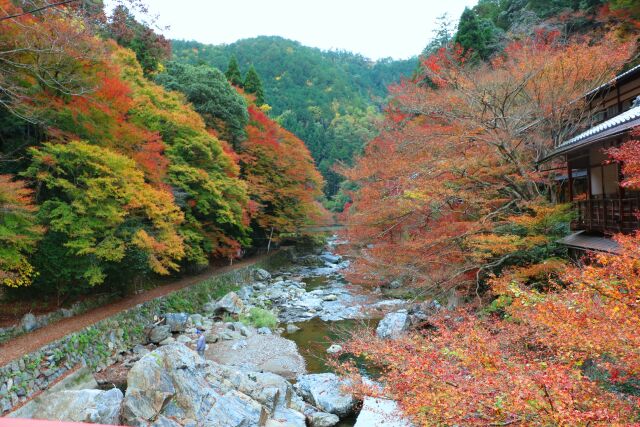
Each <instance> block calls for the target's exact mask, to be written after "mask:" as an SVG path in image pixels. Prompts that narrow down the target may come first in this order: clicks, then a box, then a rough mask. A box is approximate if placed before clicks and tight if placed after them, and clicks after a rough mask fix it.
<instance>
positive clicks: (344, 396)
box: [294, 373, 356, 418]
mask: <svg viewBox="0 0 640 427" xmlns="http://www.w3.org/2000/svg"><path fill="white" fill-rule="evenodd" d="M345 385H348V384H347V382H345V381H344V380H341V379H340V378H339V377H338V376H337V375H336V374H332V373H324V374H307V375H300V376H298V378H297V383H296V385H295V386H294V387H295V389H296V391H298V393H299V394H300V395H301V396H302V397H303V398H304V399H305V400H307V401H308V402H310V403H311V404H313V405H315V406H316V407H317V408H318V409H320V410H322V411H324V412H328V413H330V414H334V415H337V416H339V417H341V418H342V417H346V416H348V415H350V414H351V413H353V410H354V407H355V404H356V400H355V398H354V397H353V395H352V394H351V393H347V392H345V391H343V390H342V388H343V387H344V386H345Z"/></svg>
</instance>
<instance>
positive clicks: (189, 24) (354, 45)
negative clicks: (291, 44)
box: [147, 0, 477, 59]
mask: <svg viewBox="0 0 640 427" xmlns="http://www.w3.org/2000/svg"><path fill="white" fill-rule="evenodd" d="M476 3H477V0H321V1H318V0H313V1H312V0H179V1H176V0H148V1H147V4H148V5H149V11H150V13H152V14H154V15H156V14H157V15H158V22H157V25H159V26H160V28H161V32H162V33H163V34H164V35H165V36H166V37H169V38H172V39H185V40H197V41H200V42H203V43H211V44H222V43H233V42H234V41H236V40H239V39H244V38H249V37H256V36H260V35H277V36H282V37H285V38H288V39H292V40H296V41H299V42H301V43H302V44H304V45H307V46H313V47H319V48H321V49H325V50H329V49H341V50H349V51H352V52H355V53H360V54H362V55H364V56H365V57H368V58H371V59H380V58H386V57H392V58H395V59H404V58H409V57H411V56H414V55H417V54H419V53H420V52H421V51H422V49H423V48H424V47H425V46H426V45H427V43H428V41H429V40H430V39H431V37H432V33H433V30H434V28H435V21H436V19H437V18H438V17H439V16H441V15H443V14H444V13H447V14H448V16H449V18H450V19H451V20H452V21H454V22H457V20H458V18H459V17H460V14H462V11H463V10H464V7H465V6H473V5H474V4H476ZM164 26H169V29H166V30H165V29H162V27H164Z"/></svg>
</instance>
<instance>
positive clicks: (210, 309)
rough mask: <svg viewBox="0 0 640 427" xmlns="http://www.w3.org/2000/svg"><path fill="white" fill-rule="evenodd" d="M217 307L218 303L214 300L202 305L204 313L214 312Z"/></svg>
mask: <svg viewBox="0 0 640 427" xmlns="http://www.w3.org/2000/svg"><path fill="white" fill-rule="evenodd" d="M217 308H218V305H217V303H216V302H215V301H209V302H208V303H206V304H205V305H204V306H203V307H202V309H203V310H204V312H205V313H210V314H213V313H215V312H216V309H217Z"/></svg>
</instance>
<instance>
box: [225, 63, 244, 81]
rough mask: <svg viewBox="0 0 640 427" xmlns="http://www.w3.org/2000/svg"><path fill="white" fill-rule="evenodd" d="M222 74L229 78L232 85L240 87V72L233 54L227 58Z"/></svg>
mask: <svg viewBox="0 0 640 427" xmlns="http://www.w3.org/2000/svg"><path fill="white" fill-rule="evenodd" d="M224 75H225V76H227V80H229V81H230V82H231V84H232V85H234V86H238V87H242V73H240V67H239V66H238V60H237V59H236V57H235V56H232V57H231V59H230V60H229V65H228V66H227V71H226V72H225V73H224Z"/></svg>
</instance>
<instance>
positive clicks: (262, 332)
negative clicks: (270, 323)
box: [257, 326, 273, 335]
mask: <svg viewBox="0 0 640 427" xmlns="http://www.w3.org/2000/svg"><path fill="white" fill-rule="evenodd" d="M257 332H258V334H259V335H271V334H272V333H273V332H271V329H269V328H267V327H266V326H263V327H262V328H258V331H257Z"/></svg>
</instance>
